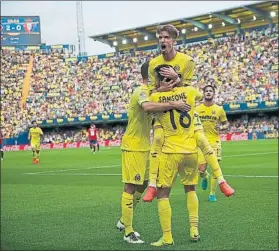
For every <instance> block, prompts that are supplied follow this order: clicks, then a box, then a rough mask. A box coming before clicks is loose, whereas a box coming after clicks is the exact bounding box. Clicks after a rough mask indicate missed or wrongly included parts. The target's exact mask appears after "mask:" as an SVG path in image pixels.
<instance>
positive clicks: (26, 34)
mask: <svg viewBox="0 0 279 251" xmlns="http://www.w3.org/2000/svg"><path fill="white" fill-rule="evenodd" d="M0 31H1V46H8V45H12V46H15V45H39V44H41V27H40V17H38V16H30V17H26V16H22V17H19V16H17V17H7V16H2V17H1V27H0Z"/></svg>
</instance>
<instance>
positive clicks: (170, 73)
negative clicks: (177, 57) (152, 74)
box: [160, 67, 179, 80]
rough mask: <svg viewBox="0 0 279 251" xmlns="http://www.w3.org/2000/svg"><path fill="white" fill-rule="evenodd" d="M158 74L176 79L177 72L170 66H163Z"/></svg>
mask: <svg viewBox="0 0 279 251" xmlns="http://www.w3.org/2000/svg"><path fill="white" fill-rule="evenodd" d="M160 75H162V76H164V77H166V78H169V79H171V80H177V79H178V77H179V76H178V74H177V73H176V71H175V70H174V69H173V68H172V67H163V68H161V69H160Z"/></svg>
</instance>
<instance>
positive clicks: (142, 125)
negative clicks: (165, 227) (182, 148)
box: [117, 62, 188, 243]
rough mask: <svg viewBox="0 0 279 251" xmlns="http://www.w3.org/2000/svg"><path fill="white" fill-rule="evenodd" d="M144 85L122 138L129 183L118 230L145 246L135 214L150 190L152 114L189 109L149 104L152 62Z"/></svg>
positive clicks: (135, 94)
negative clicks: (136, 226) (138, 232)
mask: <svg viewBox="0 0 279 251" xmlns="http://www.w3.org/2000/svg"><path fill="white" fill-rule="evenodd" d="M141 75H142V79H143V83H142V85H141V86H139V87H137V88H136V89H135V90H134V92H133V94H132V96H131V99H130V104H129V109H128V126H127V128H126V131H125V134H124V136H123V138H122V143H121V150H122V182H123V183H125V185H124V191H123V193H122V202H121V204H122V217H121V219H120V220H119V221H118V223H117V228H118V229H120V230H124V229H125V235H124V241H127V242H128V243H143V241H142V240H141V239H140V238H139V235H138V234H137V233H136V232H135V231H134V229H133V226H132V223H133V212H134V208H135V206H136V204H137V202H138V201H139V200H140V198H141V195H142V193H143V191H144V190H145V188H146V187H147V182H148V174H149V170H148V168H149V151H150V131H151V114H150V112H163V111H168V110H170V109H178V110H180V111H184V110H186V109H187V108H188V106H187V105H186V104H185V103H184V102H183V101H182V100H180V101H170V102H165V103H161V104H159V103H152V102H150V101H149V95H150V89H149V87H148V85H147V83H148V62H146V63H144V64H143V65H142V67H141Z"/></svg>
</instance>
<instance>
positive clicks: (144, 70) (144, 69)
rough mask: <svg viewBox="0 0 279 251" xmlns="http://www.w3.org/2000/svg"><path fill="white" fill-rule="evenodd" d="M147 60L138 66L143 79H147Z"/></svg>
mask: <svg viewBox="0 0 279 251" xmlns="http://www.w3.org/2000/svg"><path fill="white" fill-rule="evenodd" d="M148 67H149V61H146V62H145V63H144V64H143V65H142V66H141V68H140V73H141V76H142V79H143V80H148Z"/></svg>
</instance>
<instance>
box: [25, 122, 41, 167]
mask: <svg viewBox="0 0 279 251" xmlns="http://www.w3.org/2000/svg"><path fill="white" fill-rule="evenodd" d="M42 135H43V131H42V129H41V128H39V127H38V125H37V122H36V121H32V127H31V128H30V130H29V134H28V140H29V141H30V144H31V149H32V152H33V164H39V157H40V150H41V136H42Z"/></svg>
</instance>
